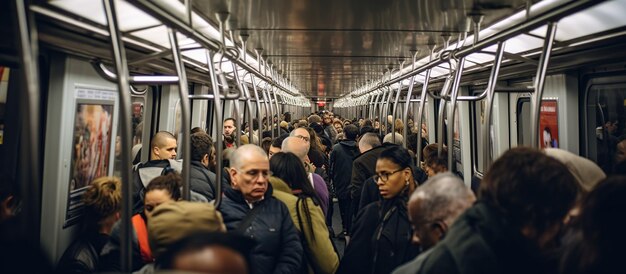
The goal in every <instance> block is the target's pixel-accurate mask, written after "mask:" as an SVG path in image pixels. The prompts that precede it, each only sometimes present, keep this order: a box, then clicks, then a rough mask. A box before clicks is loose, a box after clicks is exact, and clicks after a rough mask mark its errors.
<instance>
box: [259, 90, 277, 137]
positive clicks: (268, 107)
mask: <svg viewBox="0 0 626 274" xmlns="http://www.w3.org/2000/svg"><path fill="white" fill-rule="evenodd" d="M267 86H268V84H267V82H265V85H264V86H263V89H261V92H262V93H263V102H264V103H265V113H266V114H267V116H268V117H267V125H268V129H269V131H270V133H271V136H272V139H274V110H273V109H272V100H271V99H270V96H269V92H268V91H267Z"/></svg>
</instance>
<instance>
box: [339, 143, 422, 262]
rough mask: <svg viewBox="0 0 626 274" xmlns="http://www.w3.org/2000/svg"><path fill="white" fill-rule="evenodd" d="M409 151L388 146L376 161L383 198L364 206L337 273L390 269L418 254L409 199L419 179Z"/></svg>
mask: <svg viewBox="0 0 626 274" xmlns="http://www.w3.org/2000/svg"><path fill="white" fill-rule="evenodd" d="M416 169H417V168H416V167H414V166H413V165H412V161H411V156H410V155H409V152H408V151H407V150H406V149H404V148H401V147H391V148H388V149H385V150H384V151H383V152H382V153H381V154H380V157H379V158H378V160H377V161H376V175H375V176H374V179H375V180H376V184H377V185H378V190H379V193H380V196H381V197H382V200H380V201H378V202H374V203H371V204H369V205H367V206H366V207H364V208H363V209H361V210H360V211H359V213H358V214H357V219H356V221H355V224H354V227H353V233H352V238H351V240H350V244H349V245H348V246H347V248H346V252H345V255H344V257H343V260H342V261H341V264H340V265H339V270H338V273H376V274H378V273H391V271H393V270H394V269H395V268H396V267H397V266H399V265H401V264H403V263H405V262H407V261H409V260H411V259H413V258H415V256H417V254H418V253H419V248H418V247H417V246H414V245H411V235H412V229H411V223H410V221H409V217H408V214H407V203H408V199H409V197H410V195H411V193H412V192H413V191H414V190H415V188H416V187H417V185H418V183H417V182H416V180H415V175H414V172H415V171H416Z"/></svg>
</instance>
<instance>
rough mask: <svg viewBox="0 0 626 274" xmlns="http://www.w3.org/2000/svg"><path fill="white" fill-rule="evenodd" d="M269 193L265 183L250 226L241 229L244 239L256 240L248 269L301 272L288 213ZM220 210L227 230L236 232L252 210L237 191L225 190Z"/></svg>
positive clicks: (255, 272)
mask: <svg viewBox="0 0 626 274" xmlns="http://www.w3.org/2000/svg"><path fill="white" fill-rule="evenodd" d="M272 192H273V191H272V186H271V184H268V188H267V191H266V192H265V196H264V198H263V200H261V201H259V202H256V203H255V205H254V206H255V207H261V208H259V209H258V211H256V216H255V217H254V219H253V220H252V222H251V223H250V225H249V226H248V227H247V228H244V229H243V231H245V232H244V235H245V236H247V237H250V238H252V239H255V240H256V241H257V245H256V246H255V247H254V249H253V250H252V252H251V258H250V261H251V266H250V270H251V273H252V274H268V273H274V274H279V273H280V274H287V273H294V274H295V273H298V272H299V270H300V263H301V261H302V252H303V250H302V244H301V243H300V240H299V238H298V231H297V230H296V227H295V226H294V224H293V221H291V215H290V213H289V210H288V209H287V207H286V206H285V205H284V204H283V203H282V202H281V201H279V200H277V199H276V198H274V197H272ZM219 210H220V211H221V212H222V217H224V224H225V225H226V229H227V230H229V231H232V230H237V229H238V226H239V223H240V222H241V221H243V220H244V219H245V218H246V215H248V214H249V213H250V211H251V210H252V209H250V207H249V206H248V204H247V202H246V200H245V199H244V197H243V194H241V192H240V191H238V190H234V189H232V188H227V189H225V190H224V200H223V201H222V203H221V204H220V207H219Z"/></svg>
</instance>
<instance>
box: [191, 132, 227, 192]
mask: <svg viewBox="0 0 626 274" xmlns="http://www.w3.org/2000/svg"><path fill="white" fill-rule="evenodd" d="M211 166H215V148H213V140H211V136H209V135H208V134H207V133H205V132H196V133H194V134H191V169H190V173H189V175H190V176H189V186H190V188H191V190H192V191H195V192H196V193H199V194H201V195H202V196H204V197H205V198H206V199H207V200H209V201H211V200H213V199H215V189H216V186H215V173H213V172H211V171H210V170H209V168H210V167H211ZM222 191H224V189H222Z"/></svg>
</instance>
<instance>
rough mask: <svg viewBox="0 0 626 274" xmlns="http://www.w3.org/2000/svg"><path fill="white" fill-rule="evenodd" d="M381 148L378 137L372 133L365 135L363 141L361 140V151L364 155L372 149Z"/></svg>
mask: <svg viewBox="0 0 626 274" xmlns="http://www.w3.org/2000/svg"><path fill="white" fill-rule="evenodd" d="M379 146H380V139H379V138H378V135H376V134H375V133H372V132H368V133H365V134H363V136H362V137H361V140H359V151H361V153H364V152H366V151H368V150H370V149H372V148H375V147H379Z"/></svg>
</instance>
